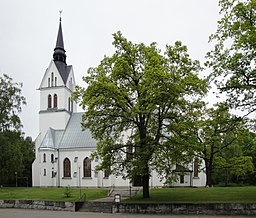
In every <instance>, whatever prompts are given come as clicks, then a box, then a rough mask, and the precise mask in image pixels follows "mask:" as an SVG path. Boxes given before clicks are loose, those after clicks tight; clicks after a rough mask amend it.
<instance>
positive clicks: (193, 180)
mask: <svg viewBox="0 0 256 218" xmlns="http://www.w3.org/2000/svg"><path fill="white" fill-rule="evenodd" d="M74 88H75V75H74V72H73V68H72V65H67V64H66V51H65V49H64V41H63V35H62V25H61V19H60V23H59V29H58V34H57V42H56V47H55V49H54V52H53V59H52V60H51V62H50V64H49V66H48V68H47V69H46V71H45V73H44V75H43V78H42V81H41V84H40V86H39V89H38V90H39V92H40V111H39V135H38V137H37V138H36V145H35V161H34V162H33V165H32V184H33V186H34V187H66V186H74V187H121V186H135V185H138V184H135V183H133V182H132V181H130V180H128V179H127V180H125V179H123V178H122V177H120V176H115V175H109V173H108V172H107V171H98V172H97V171H95V170H94V169H95V166H96V165H97V164H98V163H99V161H100V160H97V159H94V160H90V155H91V154H92V153H93V152H94V151H95V150H96V140H94V139H93V138H92V136H91V134H90V131H89V130H82V128H81V122H82V114H83V113H78V112H77V106H76V104H75V102H73V101H72V99H71V94H72V92H73V91H74ZM179 167H180V166H179ZM179 167H177V166H176V168H175V167H174V168H175V169H174V170H173V172H174V173H175V172H176V173H177V172H178V171H179V169H178V168H179ZM183 172H184V173H183V174H181V175H180V176H179V178H178V180H177V181H176V182H174V183H173V184H169V185H170V186H197V187H199V186H205V180H206V176H205V173H203V172H200V171H199V170H198V161H194V163H191V165H190V166H188V167H187V168H186V170H185V171H184V168H183ZM149 184H150V186H151V187H161V186H163V185H164V182H163V181H160V179H159V176H158V175H157V174H156V173H154V172H153V173H152V175H151V178H150V183H149Z"/></svg>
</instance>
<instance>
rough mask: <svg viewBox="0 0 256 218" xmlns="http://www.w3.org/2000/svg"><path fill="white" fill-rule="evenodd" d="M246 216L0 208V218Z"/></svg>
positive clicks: (203, 217) (200, 217) (233, 217)
mask: <svg viewBox="0 0 256 218" xmlns="http://www.w3.org/2000/svg"><path fill="white" fill-rule="evenodd" d="M14 217H15V218H70V217H72V218H86V217H88V218H133V217H135V218H136V217H137V218H153V217H154V218H155V217H159V218H160V217H161V218H248V216H203V215H155V214H152V215H148V214H109V213H87V212H64V211H49V210H28V209H0V218H14Z"/></svg>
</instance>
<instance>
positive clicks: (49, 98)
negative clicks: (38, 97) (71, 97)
mask: <svg viewBox="0 0 256 218" xmlns="http://www.w3.org/2000/svg"><path fill="white" fill-rule="evenodd" d="M48 108H52V96H51V95H48Z"/></svg>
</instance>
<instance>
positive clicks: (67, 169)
mask: <svg viewBox="0 0 256 218" xmlns="http://www.w3.org/2000/svg"><path fill="white" fill-rule="evenodd" d="M63 174H64V177H71V165H70V160H69V159H68V158H67V157H66V158H65V159H64V161H63Z"/></svg>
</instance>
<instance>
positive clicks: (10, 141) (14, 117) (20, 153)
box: [0, 74, 34, 185]
mask: <svg viewBox="0 0 256 218" xmlns="http://www.w3.org/2000/svg"><path fill="white" fill-rule="evenodd" d="M21 88H22V84H20V83H16V82H14V81H13V79H12V78H11V77H9V76H8V75H6V74H3V75H2V76H1V77H0V160H1V161H0V184H1V185H12V184H13V183H14V181H15V172H16V173H17V176H19V177H26V178H28V177H30V178H31V164H32V161H33V158H34V143H33V142H32V140H31V138H29V137H27V138H25V137H24V135H23V133H22V132H21V127H22V124H21V120H20V118H19V113H20V112H21V109H22V105H24V104H26V101H25V97H24V96H22V95H21Z"/></svg>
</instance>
